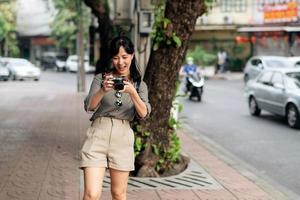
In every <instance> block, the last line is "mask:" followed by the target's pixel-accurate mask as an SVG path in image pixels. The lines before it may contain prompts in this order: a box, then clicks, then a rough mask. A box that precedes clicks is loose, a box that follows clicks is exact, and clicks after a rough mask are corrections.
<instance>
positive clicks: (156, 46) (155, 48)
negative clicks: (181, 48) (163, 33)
mask: <svg viewBox="0 0 300 200" xmlns="http://www.w3.org/2000/svg"><path fill="white" fill-rule="evenodd" d="M158 48H159V43H154V45H153V50H154V51H156V50H158Z"/></svg>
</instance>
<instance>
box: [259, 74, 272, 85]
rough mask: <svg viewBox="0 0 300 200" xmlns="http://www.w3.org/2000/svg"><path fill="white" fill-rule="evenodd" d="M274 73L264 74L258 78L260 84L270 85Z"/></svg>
mask: <svg viewBox="0 0 300 200" xmlns="http://www.w3.org/2000/svg"><path fill="white" fill-rule="evenodd" d="M272 74H273V72H264V73H263V74H262V75H261V76H260V77H259V78H258V82H259V83H262V84H265V85H269V84H270V81H271V77H272Z"/></svg>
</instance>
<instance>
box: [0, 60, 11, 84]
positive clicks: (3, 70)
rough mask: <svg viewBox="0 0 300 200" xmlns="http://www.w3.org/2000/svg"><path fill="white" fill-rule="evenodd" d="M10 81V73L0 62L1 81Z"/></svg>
mask: <svg viewBox="0 0 300 200" xmlns="http://www.w3.org/2000/svg"><path fill="white" fill-rule="evenodd" d="M8 79H9V71H8V69H7V68H6V67H5V66H4V64H3V63H1V62H0V80H4V81H7V80H8Z"/></svg>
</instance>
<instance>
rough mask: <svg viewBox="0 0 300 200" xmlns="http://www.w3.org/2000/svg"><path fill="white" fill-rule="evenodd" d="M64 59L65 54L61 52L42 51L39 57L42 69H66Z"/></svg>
mask: <svg viewBox="0 0 300 200" xmlns="http://www.w3.org/2000/svg"><path fill="white" fill-rule="evenodd" d="M66 59H67V56H66V55H65V54H63V53H58V52H44V53H43V54H42V57H41V67H42V68H43V70H47V69H54V70H56V71H66Z"/></svg>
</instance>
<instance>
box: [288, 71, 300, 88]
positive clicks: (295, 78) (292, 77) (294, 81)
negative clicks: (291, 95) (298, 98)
mask: <svg viewBox="0 0 300 200" xmlns="http://www.w3.org/2000/svg"><path fill="white" fill-rule="evenodd" d="M286 75H287V77H288V78H287V81H286V86H287V87H288V88H291V89H296V88H298V89H299V88H300V72H291V73H287V74H286Z"/></svg>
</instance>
